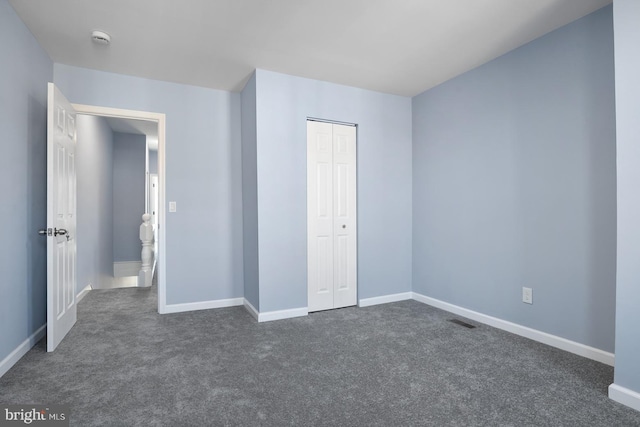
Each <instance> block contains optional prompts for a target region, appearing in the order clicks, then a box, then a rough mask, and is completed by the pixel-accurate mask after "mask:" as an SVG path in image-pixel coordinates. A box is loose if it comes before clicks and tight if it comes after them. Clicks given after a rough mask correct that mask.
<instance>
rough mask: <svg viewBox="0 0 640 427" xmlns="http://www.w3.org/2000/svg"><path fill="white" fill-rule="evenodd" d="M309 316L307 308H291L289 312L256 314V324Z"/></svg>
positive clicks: (279, 311)
mask: <svg viewBox="0 0 640 427" xmlns="http://www.w3.org/2000/svg"><path fill="white" fill-rule="evenodd" d="M307 314H309V309H308V308H307V307H300V308H291V309H289V310H278V311H265V312H261V313H258V322H271V321H272V320H282V319H291V318H292V317H302V316H306V315H307Z"/></svg>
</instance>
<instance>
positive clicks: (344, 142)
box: [333, 125, 357, 308]
mask: <svg viewBox="0 0 640 427" xmlns="http://www.w3.org/2000/svg"><path fill="white" fill-rule="evenodd" d="M333 144H334V145H333V153H334V154H333V165H334V166H333V171H334V175H333V176H334V178H333V184H334V185H333V189H334V190H333V191H334V192H333V198H334V200H335V203H334V238H335V250H334V259H335V269H334V285H335V286H334V292H335V294H334V308H340V307H347V306H351V305H356V303H357V289H356V288H357V269H356V266H357V261H356V256H357V242H356V235H357V233H356V128H355V127H354V126H341V125H333Z"/></svg>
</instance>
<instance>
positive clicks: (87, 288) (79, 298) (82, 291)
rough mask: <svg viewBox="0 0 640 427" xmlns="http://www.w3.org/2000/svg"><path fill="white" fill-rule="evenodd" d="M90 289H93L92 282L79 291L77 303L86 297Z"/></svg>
mask: <svg viewBox="0 0 640 427" xmlns="http://www.w3.org/2000/svg"><path fill="white" fill-rule="evenodd" d="M90 290H91V283H89V284H88V285H87V286H85V287H84V289H83V290H81V291H80V292H78V295H76V304H77V303H79V302H80V301H82V298H84V297H86V296H87V294H88V293H89V291H90Z"/></svg>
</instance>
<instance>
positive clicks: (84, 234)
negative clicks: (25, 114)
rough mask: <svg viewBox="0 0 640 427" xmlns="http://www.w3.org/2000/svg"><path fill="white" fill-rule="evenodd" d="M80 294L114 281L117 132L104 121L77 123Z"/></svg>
mask: <svg viewBox="0 0 640 427" xmlns="http://www.w3.org/2000/svg"><path fill="white" fill-rule="evenodd" d="M76 123H77V125H76V129H77V140H78V145H77V147H76V181H77V182H76V185H77V224H76V227H77V233H76V234H77V244H78V248H77V250H78V259H77V276H76V277H77V283H76V286H77V292H80V291H81V290H82V289H83V288H84V287H86V286H87V285H89V284H91V285H92V286H93V287H94V288H100V287H102V286H103V285H104V286H107V285H108V284H109V282H108V280H109V278H110V277H113V132H112V131H111V128H110V127H109V124H108V123H107V121H106V120H105V119H104V118H102V117H96V116H87V115H83V114H78V118H77V120H76Z"/></svg>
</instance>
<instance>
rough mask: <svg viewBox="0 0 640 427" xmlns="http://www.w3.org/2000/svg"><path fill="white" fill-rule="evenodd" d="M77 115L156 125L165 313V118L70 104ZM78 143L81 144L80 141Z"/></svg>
mask: <svg viewBox="0 0 640 427" xmlns="http://www.w3.org/2000/svg"><path fill="white" fill-rule="evenodd" d="M71 105H72V106H73V108H75V110H76V113H77V114H85V115H89V116H99V117H114V118H119V119H135V120H146V121H152V122H156V123H158V227H159V230H160V233H159V234H160V238H159V239H158V240H159V242H158V245H159V251H160V255H159V257H158V313H160V314H164V313H167V292H166V289H167V288H166V285H167V282H166V266H167V263H166V256H167V249H166V248H167V245H166V239H167V229H166V216H167V215H166V207H165V188H166V186H165V182H166V177H165V135H166V133H165V124H166V116H165V114H163V113H152V112H148V111H137V110H124V109H121V108H110V107H99V106H95V105H84V104H71ZM78 143H81V142H80V141H79V142H78Z"/></svg>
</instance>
